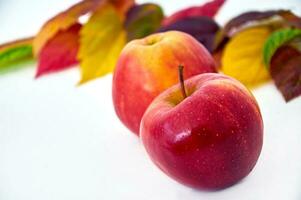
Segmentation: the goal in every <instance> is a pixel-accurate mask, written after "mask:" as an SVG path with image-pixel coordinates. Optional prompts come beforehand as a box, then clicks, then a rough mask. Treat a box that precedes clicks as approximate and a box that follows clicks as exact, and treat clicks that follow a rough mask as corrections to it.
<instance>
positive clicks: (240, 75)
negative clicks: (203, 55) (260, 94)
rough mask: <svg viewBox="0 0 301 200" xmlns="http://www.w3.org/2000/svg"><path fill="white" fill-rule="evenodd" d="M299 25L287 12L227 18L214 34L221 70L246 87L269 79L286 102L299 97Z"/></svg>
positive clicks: (278, 11)
mask: <svg viewBox="0 0 301 200" xmlns="http://www.w3.org/2000/svg"><path fill="white" fill-rule="evenodd" d="M300 25H301V18H299V17H298V16H296V15H295V14H293V13H292V12H290V11H287V10H270V11H264V12H259V11H251V12H246V13H243V14H241V15H239V16H237V17H235V18H233V19H231V20H230V21H229V22H228V23H227V24H226V25H225V26H224V27H223V28H222V29H220V30H219V31H218V32H217V33H216V35H215V42H214V55H218V56H216V59H217V62H218V63H220V69H221V71H222V72H223V73H225V74H227V75H229V76H232V77H234V78H236V79H238V80H240V81H241V82H242V83H244V84H245V85H246V86H248V87H249V88H254V87H256V86H258V85H260V84H262V83H265V82H267V81H268V80H269V79H270V78H272V79H273V80H274V82H275V84H276V86H277V88H278V89H279V90H280V92H281V93H282V95H283V96H284V98H285V100H286V101H289V100H291V99H293V98H295V97H297V96H299V95H301V92H300V90H301V84H300V80H301V78H300V65H301V63H300V58H299V57H300V55H299V52H300V50H301V30H300V28H301V26H300ZM283 46H285V47H283ZM287 52H288V53H287ZM298 64H299V65H298Z"/></svg>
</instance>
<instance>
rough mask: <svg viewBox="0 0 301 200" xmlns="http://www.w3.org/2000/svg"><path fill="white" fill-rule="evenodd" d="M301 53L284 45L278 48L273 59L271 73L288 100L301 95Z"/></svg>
mask: <svg viewBox="0 0 301 200" xmlns="http://www.w3.org/2000/svg"><path fill="white" fill-rule="evenodd" d="M300 66H301V53H300V51H298V50H297V49H295V48H293V47H291V46H288V45H284V46H282V47H280V48H278V49H277V50H276V52H275V54H274V55H273V57H272V59H271V64H270V74H271V76H272V78H273V80H274V82H275V84H276V86H277V88H278V89H279V90H280V92H281V93H282V95H283V97H284V98H285V100H286V101H287V102H288V101H290V100H292V99H293V98H296V97H298V96H300V95H301V67H300Z"/></svg>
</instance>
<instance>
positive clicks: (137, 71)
mask: <svg viewBox="0 0 301 200" xmlns="http://www.w3.org/2000/svg"><path fill="white" fill-rule="evenodd" d="M179 64H182V65H184V66H185V78H189V77H191V76H194V75H197V74H200V73H206V72H216V69H215V63H214V60H213V58H212V56H211V55H210V54H209V52H208V51H207V50H206V49H205V48H204V47H203V46H202V45H201V44H200V43H199V42H198V41H197V40H195V39H194V38H193V37H192V36H190V35H188V34H186V33H182V32H178V31H170V32H165V33H157V34H153V35H150V36H148V37H146V38H143V39H138V40H134V41H132V42H130V43H128V44H127V45H126V46H125V48H124V49H123V50H122V52H121V55H120V57H119V59H118V62H117V66H116V68H115V72H114V76H113V89H112V93H113V103H114V107H115V111H116V113H117V115H118V117H119V118H120V120H121V121H122V122H123V123H124V124H125V126H126V127H128V128H129V129H130V130H131V131H133V132H134V133H136V134H137V135H139V126H140V121H141V118H142V116H143V114H144V112H145V110H146V108H147V107H148V106H149V104H150V103H151V101H152V100H153V99H154V98H155V97H156V96H157V95H158V94H160V93H161V92H162V91H163V90H165V89H167V88H168V87H170V86H172V85H174V84H175V83H176V82H177V81H178V79H177V67H178V65H179Z"/></svg>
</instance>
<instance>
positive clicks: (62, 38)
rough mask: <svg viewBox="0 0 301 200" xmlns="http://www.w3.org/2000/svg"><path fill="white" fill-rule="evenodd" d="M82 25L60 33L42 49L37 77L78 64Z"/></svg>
mask: <svg viewBox="0 0 301 200" xmlns="http://www.w3.org/2000/svg"><path fill="white" fill-rule="evenodd" d="M80 28H81V25H80V24H74V25H72V26H71V27H69V28H68V29H67V30H61V31H59V32H58V33H57V34H56V35H55V36H54V37H53V38H51V39H50V40H49V41H48V42H47V43H46V44H45V45H44V46H43V48H42V50H41V52H40V54H39V64H38V69H37V73H36V77H40V76H41V75H44V74H46V73H51V72H56V71H61V70H63V69H67V68H69V67H71V66H73V65H75V64H77V58H76V55H77V52H78V48H79V30H80Z"/></svg>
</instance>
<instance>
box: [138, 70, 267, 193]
mask: <svg viewBox="0 0 301 200" xmlns="http://www.w3.org/2000/svg"><path fill="white" fill-rule="evenodd" d="M185 87H186V91H187V98H185V99H184V98H183V96H182V93H181V87H180V85H175V86H173V87H171V88H169V89H167V90H166V91H164V92H163V93H162V94H160V95H159V96H158V97H157V98H156V99H155V100H154V101H153V102H152V103H151V105H150V106H149V107H148V109H147V111H146V112H145V114H144V116H143V118H142V121H141V130H140V135H141V138H142V141H143V144H144V146H145V149H146V150H147V152H148V154H149V156H150V158H151V159H152V161H153V162H154V163H155V164H156V165H157V166H158V167H159V168H160V169H161V170H162V171H163V172H165V173H166V174H167V175H169V176H170V177H172V178H174V179H175V180H177V181H178V182H181V183H183V184H185V185H187V186H191V187H194V188H201V189H210V190H212V189H214V190H215V189H221V188H225V187H228V186H230V185H232V184H234V183H236V182H238V181H239V180H241V179H242V178H243V177H245V176H246V175H248V174H249V173H250V171H251V170H252V169H253V167H254V166H255V164H256V162H257V159H258V157H259V154H260V151H261V148H262V142H263V121H262V117H261V114H260V110H259V107H258V105H257V102H256V100H255V98H254V97H253V96H252V94H251V93H250V92H249V91H248V90H247V89H246V88H245V87H244V86H243V85H242V84H241V83H240V82H238V81H237V80H234V79H233V78H230V77H228V76H224V75H221V74H215V73H207V74H201V75H198V76H195V77H192V78H190V79H188V80H187V81H185Z"/></svg>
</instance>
